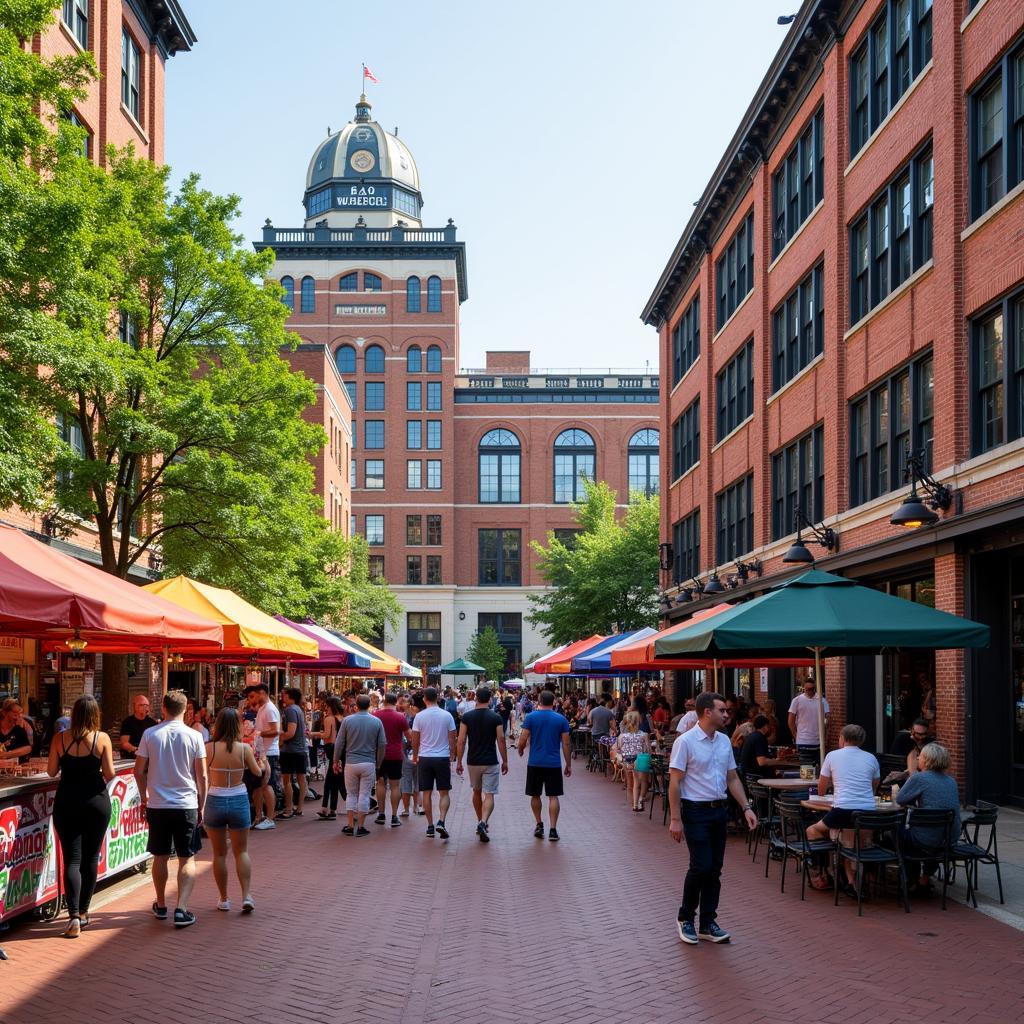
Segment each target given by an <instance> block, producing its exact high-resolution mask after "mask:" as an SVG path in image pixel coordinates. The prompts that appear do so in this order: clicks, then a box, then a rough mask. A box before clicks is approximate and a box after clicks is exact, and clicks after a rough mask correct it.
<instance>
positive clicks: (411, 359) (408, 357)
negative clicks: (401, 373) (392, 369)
mask: <svg viewBox="0 0 1024 1024" xmlns="http://www.w3.org/2000/svg"><path fill="white" fill-rule="evenodd" d="M405 372H406V373H422V372H423V349H421V348H420V347H419V345H410V346H409V348H408V349H407V350H406V353H405Z"/></svg>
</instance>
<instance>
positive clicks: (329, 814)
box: [316, 811, 337, 821]
mask: <svg viewBox="0 0 1024 1024" xmlns="http://www.w3.org/2000/svg"><path fill="white" fill-rule="evenodd" d="M316 816H317V817H318V818H319V819H320V820H321V821H334V819H335V818H337V814H335V813H334V811H317V812H316Z"/></svg>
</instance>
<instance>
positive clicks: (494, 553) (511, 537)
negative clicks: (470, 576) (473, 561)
mask: <svg viewBox="0 0 1024 1024" xmlns="http://www.w3.org/2000/svg"><path fill="white" fill-rule="evenodd" d="M521 544H522V531H521V530H480V531H478V545H479V559H478V561H479V576H478V579H479V582H480V586H482V587H488V586H490V587H518V586H519V584H520V582H521V579H522V562H521Z"/></svg>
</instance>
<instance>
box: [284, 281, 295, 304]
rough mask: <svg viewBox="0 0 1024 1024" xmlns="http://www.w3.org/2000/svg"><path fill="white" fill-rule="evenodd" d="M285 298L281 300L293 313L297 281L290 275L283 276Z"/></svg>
mask: <svg viewBox="0 0 1024 1024" xmlns="http://www.w3.org/2000/svg"><path fill="white" fill-rule="evenodd" d="M281 287H282V288H283V289H284V298H283V299H282V300H281V301H282V302H283V303H284V304H285V305H286V306H287V307H288V308H289V309H290V310H291V311H292V312H293V313H294V312H295V281H294V279H292V278H290V277H282V278H281Z"/></svg>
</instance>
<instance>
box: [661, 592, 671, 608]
mask: <svg viewBox="0 0 1024 1024" xmlns="http://www.w3.org/2000/svg"><path fill="white" fill-rule="evenodd" d="M658 607H659V608H660V609H661V610H662V611H663V612H670V611H671V610H672V598H671V597H669V596H668V594H659V595H658Z"/></svg>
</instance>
